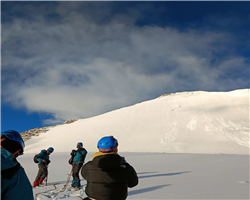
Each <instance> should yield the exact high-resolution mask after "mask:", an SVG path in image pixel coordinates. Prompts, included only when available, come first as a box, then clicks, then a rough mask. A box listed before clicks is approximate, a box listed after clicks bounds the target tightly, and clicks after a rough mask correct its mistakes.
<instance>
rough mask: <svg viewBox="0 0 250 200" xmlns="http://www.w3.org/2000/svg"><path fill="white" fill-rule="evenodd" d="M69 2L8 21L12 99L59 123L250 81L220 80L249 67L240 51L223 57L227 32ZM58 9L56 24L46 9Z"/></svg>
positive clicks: (5, 43)
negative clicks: (139, 22) (142, 21)
mask: <svg viewBox="0 0 250 200" xmlns="http://www.w3.org/2000/svg"><path fill="white" fill-rule="evenodd" d="M64 3H65V2H64ZM64 3H62V4H59V6H58V7H56V9H55V10H48V11H46V10H45V9H42V10H37V15H36V17H35V18H34V19H30V20H28V19H27V18H25V19H23V18H18V17H16V18H15V20H14V21H12V22H8V23H7V22H6V23H3V24H2V55H3V57H2V76H3V77H2V80H3V84H4V87H5V88H4V90H3V91H2V93H3V95H4V100H5V101H7V102H9V103H12V104H13V105H16V106H19V107H26V108H27V110H29V111H31V112H32V111H38V112H46V113H51V114H52V115H53V116H54V119H53V120H56V121H57V120H64V119H69V118H84V117H89V116H93V115H96V114H100V113H103V112H106V111H109V110H112V109H115V108H119V107H122V106H127V105H130V104H133V103H136V102H138V101H144V100H147V99H151V98H154V97H157V96H159V95H160V94H161V93H167V92H173V91H184V90H201V89H203V90H217V89H221V90H226V89H234V88H237V87H241V86H244V85H246V80H242V79H239V78H237V79H235V78H234V77H233V76H232V77H230V76H227V77H226V81H224V80H221V79H220V76H222V75H225V73H227V71H230V70H231V69H232V68H234V67H235V66H238V67H239V68H245V67H247V64H246V63H245V58H244V57H241V56H240V55H237V54H235V55H231V56H230V59H228V57H227V58H225V57H223V56H221V57H218V56H217V53H219V54H221V55H223V54H224V52H225V49H227V48H228V45H229V44H230V39H231V38H230V34H229V33H227V32H219V33H218V32H213V31H212V30H207V31H204V30H202V31H201V30H192V29H190V30H186V31H180V30H178V29H176V28H173V27H157V26H142V27H139V26H136V25H134V24H133V22H134V21H133V20H134V19H133V18H132V16H130V15H125V14H119V13H118V14H116V16H117V18H116V17H112V16H111V15H110V13H109V12H110V9H111V8H110V7H108V6H104V8H105V9H103V10H101V9H99V7H98V6H97V5H98V4H96V6H93V9H94V11H98V12H94V11H93V12H91V11H90V10H89V9H87V8H88V6H91V4H86V7H85V9H86V12H78V11H77V8H78V6H77V5H78V4H74V3H73V2H71V3H70V4H67V5H68V6H65V4H64ZM63 5H64V6H63ZM87 5H88V6H87ZM103 5H105V4H103ZM32 9H35V8H34V7H29V10H32ZM85 9H84V10H85ZM35 10H36V9H35ZM32 12H33V13H34V12H35V11H34V10H33V11H32ZM53 12H57V13H56V14H57V15H59V16H60V20H58V21H56V22H51V23H49V21H47V20H46V19H45V17H44V16H45V15H44V13H46V14H50V13H53ZM130 12H131V13H135V14H134V15H136V16H140V15H139V14H138V13H136V12H135V11H134V10H131V11H130ZM101 17H103V18H104V19H105V17H106V18H108V20H106V21H105V23H104V22H103V21H102V20H101V19H102V18H101ZM214 60H216V62H213V61H214ZM13 72H14V74H15V75H16V74H18V76H17V77H16V78H15V79H13V77H14V75H13ZM10 80H11V81H10ZM229 82H230V85H228V83H229ZM229 86H230V87H229ZM10 96H11V97H10ZM13 99H16V100H13ZM53 122H55V121H53Z"/></svg>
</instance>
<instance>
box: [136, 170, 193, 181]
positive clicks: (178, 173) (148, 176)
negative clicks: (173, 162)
mask: <svg viewBox="0 0 250 200" xmlns="http://www.w3.org/2000/svg"><path fill="white" fill-rule="evenodd" d="M190 172H191V171H185V172H176V173H167V174H152V175H146V176H139V177H138V178H139V179H141V178H150V177H156V176H175V175H180V174H185V173H190ZM144 173H149V172H143V173H138V174H144ZM152 173H156V172H152Z"/></svg>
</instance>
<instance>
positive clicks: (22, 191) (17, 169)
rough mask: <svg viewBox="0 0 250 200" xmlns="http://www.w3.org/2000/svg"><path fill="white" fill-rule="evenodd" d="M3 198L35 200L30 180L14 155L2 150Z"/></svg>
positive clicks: (8, 199) (5, 199) (3, 199)
mask: <svg viewBox="0 0 250 200" xmlns="http://www.w3.org/2000/svg"><path fill="white" fill-rule="evenodd" d="M1 198H2V200H13V199H18V200H33V199H34V197H33V190H32V186H31V184H30V182H29V179H28V177H27V175H26V173H25V171H24V169H23V168H22V167H21V165H20V164H19V163H18V162H17V160H16V159H15V158H13V156H12V154H11V153H10V152H9V151H7V150H6V149H1Z"/></svg>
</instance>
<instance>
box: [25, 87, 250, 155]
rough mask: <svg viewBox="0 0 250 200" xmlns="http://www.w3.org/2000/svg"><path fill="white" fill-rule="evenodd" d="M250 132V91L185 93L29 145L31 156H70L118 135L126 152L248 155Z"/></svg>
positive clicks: (63, 128) (56, 131) (58, 130)
mask: <svg viewBox="0 0 250 200" xmlns="http://www.w3.org/2000/svg"><path fill="white" fill-rule="evenodd" d="M83 112H84V110H83ZM249 130H250V129H249V89H242V90H235V91H231V92H204V91H196V92H182V93H175V94H169V95H163V96H161V97H159V98H156V99H153V100H150V101H146V102H142V103H139V104H136V105H133V106H129V107H125V108H121V109H118V110H114V111H112V112H108V113H106V114H103V115H99V116H96V117H92V118H88V119H80V120H78V121H76V122H74V123H71V124H64V125H59V126H56V127H54V128H51V129H50V130H49V131H48V132H46V133H41V134H40V135H39V136H38V137H35V136H34V137H32V138H31V139H30V140H28V141H26V148H25V153H37V152H39V151H40V150H41V149H44V148H48V147H49V146H53V147H54V148H55V151H56V152H70V151H71V150H72V148H75V146H76V143H77V142H79V141H82V142H83V144H84V147H85V148H86V149H87V150H88V151H89V152H91V151H92V152H93V151H96V144H97V141H98V140H99V139H100V138H101V137H103V136H107V135H113V136H114V137H116V138H117V139H118V141H119V151H120V152H167V153H206V154H214V153H215V154H217V153H225V154H248V153H249V146H250V145H249V136H250V134H249Z"/></svg>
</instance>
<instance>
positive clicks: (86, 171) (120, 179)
mask: <svg viewBox="0 0 250 200" xmlns="http://www.w3.org/2000/svg"><path fill="white" fill-rule="evenodd" d="M93 157H94V158H93V160H92V161H89V162H88V163H86V164H85V165H84V166H83V168H82V171H81V174H82V177H83V178H84V179H86V180H87V186H86V189H85V192H86V194H87V195H88V197H90V198H93V199H97V200H125V199H126V198H127V193H128V187H134V186H136V185H137V184H138V177H137V174H136V171H135V170H134V168H133V167H132V166H131V165H129V164H128V163H127V162H126V161H125V159H124V158H123V157H121V156H119V155H118V154H117V153H114V152H112V153H102V152H98V153H96V154H94V156H93Z"/></svg>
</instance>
